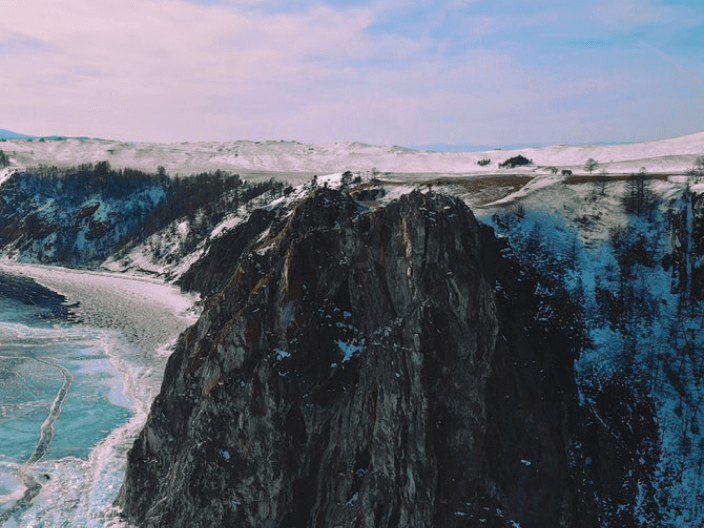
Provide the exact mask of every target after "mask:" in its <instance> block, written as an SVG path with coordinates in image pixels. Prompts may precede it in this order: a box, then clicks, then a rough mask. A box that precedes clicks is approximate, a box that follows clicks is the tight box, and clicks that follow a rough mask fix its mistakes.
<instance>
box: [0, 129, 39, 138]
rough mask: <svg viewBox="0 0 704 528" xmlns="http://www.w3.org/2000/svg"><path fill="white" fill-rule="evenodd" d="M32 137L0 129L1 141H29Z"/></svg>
mask: <svg viewBox="0 0 704 528" xmlns="http://www.w3.org/2000/svg"><path fill="white" fill-rule="evenodd" d="M31 137H33V136H27V135H25V134H18V133H17V132H11V131H10V130H5V129H3V128H0V139H29V138H31Z"/></svg>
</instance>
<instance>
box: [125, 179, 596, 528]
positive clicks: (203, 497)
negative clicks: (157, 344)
mask: <svg viewBox="0 0 704 528" xmlns="http://www.w3.org/2000/svg"><path fill="white" fill-rule="evenodd" d="M233 266H234V263H233ZM512 274H515V275H512ZM519 282H520V281H519V279H518V273H517V270H515V269H510V266H509V265H508V264H506V263H505V262H504V261H503V260H502V259H501V257H500V255H499V244H498V242H497V241H496V240H495V239H494V237H493V233H491V232H490V230H488V228H481V227H480V226H479V225H478V223H477V222H476V220H475V219H474V217H473V215H472V213H471V211H470V210H469V209H468V208H467V207H466V206H465V205H464V204H463V203H461V202H459V201H457V200H454V199H451V198H448V197H443V196H436V195H432V194H427V195H422V194H420V193H417V192H415V193H412V194H410V195H406V196H404V197H402V198H401V199H399V200H397V201H395V202H392V203H391V204H389V205H388V206H386V207H384V208H382V209H378V210H374V211H367V210H364V209H362V208H361V206H360V205H359V204H358V203H357V202H355V201H354V200H352V199H351V198H350V197H349V196H347V195H345V194H341V193H339V192H336V191H331V190H327V189H319V190H318V191H317V192H316V193H315V194H314V195H313V196H312V197H311V198H309V199H307V200H306V201H304V202H302V203H301V204H300V205H299V206H298V207H297V208H296V209H294V210H293V211H292V212H291V213H290V214H289V215H288V216H286V217H285V218H281V219H279V220H278V221H276V222H275V223H274V224H273V225H272V226H271V228H270V230H269V232H268V235H267V236H266V237H264V238H263V239H262V240H261V242H259V245H258V246H257V247H255V248H254V249H253V250H252V251H251V252H249V253H246V254H245V256H244V257H242V258H241V259H240V260H239V264H238V266H237V268H236V271H235V272H234V274H233V275H232V278H231V279H230V280H229V282H228V283H227V284H226V286H225V287H224V288H223V289H222V290H221V291H219V292H218V293H217V294H215V295H213V296H211V297H210V299H209V301H208V303H207V306H206V308H205V310H204V312H203V315H202V317H201V318H200V320H199V322H198V323H197V324H196V325H194V326H193V327H192V328H191V329H189V330H188V331H187V332H186V333H185V334H184V335H183V336H182V337H181V339H180V342H179V345H178V348H177V350H176V352H175V353H174V354H173V356H172V357H171V358H170V359H169V362H168V365H167V368H166V373H165V378H164V382H163V386H162V389H161V393H160V394H159V396H158V397H157V399H156V400H155V402H154V404H153V407H152V410H151V414H150V417H149V420H148V422H147V424H146V426H145V428H144V430H143V431H142V433H141V434H140V436H139V438H138V439H137V440H136V442H135V444H134V447H133V449H132V450H131V451H130V454H129V462H128V470H127V474H126V478H125V482H124V485H123V488H122V489H121V491H120V495H119V498H118V504H119V505H120V506H121V507H122V508H123V513H124V516H125V517H126V518H127V519H128V520H129V521H131V522H133V523H135V524H137V525H139V526H172V527H180V526H183V527H186V526H188V527H191V526H238V527H246V526H251V527H257V528H261V527H272V528H279V527H280V528H284V527H336V526H340V527H354V526H360V527H362V526H364V527H366V526H370V527H371V526H374V527H397V526H404V527H405V526H443V527H453V526H458V527H459V526H516V525H517V524H518V525H520V526H523V527H532V526H541V527H542V526H589V525H591V522H590V520H589V517H590V516H589V515H588V514H587V512H585V511H580V508H581V506H580V499H579V490H578V489H577V487H576V485H574V484H573V482H572V479H571V477H570V470H569V466H570V462H571V458H570V457H571V455H570V453H572V452H573V450H572V445H571V443H570V442H571V440H570V435H571V433H570V431H571V425H570V424H571V420H572V418H571V413H572V412H573V409H576V405H575V403H574V401H575V389H574V386H573V382H572V371H571V367H572V356H571V355H570V354H569V351H568V350H566V349H564V348H561V345H560V340H559V339H558V338H557V337H555V338H553V337H554V336H551V335H548V336H547V337H546V336H545V335H542V334H540V332H541V329H539V328H538V327H537V326H536V325H538V324H539V323H536V318H534V317H533V316H534V314H535V312H534V311H532V310H534V308H535V306H536V303H537V301H536V299H535V298H534V297H532V293H531V292H530V291H529V288H522V287H521V285H520V284H519ZM497 292H499V293H497ZM543 330H544V329H543ZM543 333H544V332H543ZM558 337H559V336H558Z"/></svg>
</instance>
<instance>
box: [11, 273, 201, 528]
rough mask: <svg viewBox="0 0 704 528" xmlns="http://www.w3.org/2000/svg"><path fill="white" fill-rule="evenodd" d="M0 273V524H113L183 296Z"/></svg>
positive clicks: (182, 322) (91, 280) (79, 279)
mask: <svg viewBox="0 0 704 528" xmlns="http://www.w3.org/2000/svg"><path fill="white" fill-rule="evenodd" d="M0 274H2V276H3V277H5V278H8V277H9V278H10V279H12V278H14V279H16V280H10V290H11V291H5V292H3V291H2V289H0V524H2V523H3V522H4V523H5V524H4V526H41V525H44V526H119V525H120V521H119V519H118V518H117V515H116V512H115V511H113V510H112V508H111V506H110V504H111V502H112V500H113V499H114V497H115V495H116V494H117V491H118V489H119V486H120V484H121V480H122V476H123V473H124V463H125V456H126V453H127V450H128V449H129V448H130V447H131V444H132V441H133V440H134V438H135V435H136V434H137V433H138V431H139V430H140V429H141V427H142V425H143V423H144V420H145V419H146V415H147V413H148V410H149V406H150V404H151V401H152V399H153V398H154V396H155V395H156V393H157V391H158V389H159V385H160V382H161V377H162V375H163V367H164V363H165V360H166V357H167V356H168V353H169V351H170V347H171V345H172V344H173V342H174V341H175V339H176V337H177V336H178V334H179V333H180V332H181V331H182V330H183V329H185V328H186V327H187V326H188V325H189V324H191V323H193V322H194V321H195V318H196V316H195V313H194V311H193V310H192V308H193V305H194V303H193V301H194V299H193V298H191V297H189V296H185V295H182V294H181V293H180V292H179V291H178V290H177V289H176V288H174V287H172V286H169V285H165V284H164V283H163V282H161V281H159V280H157V279H152V278H147V277H126V276H123V275H115V274H110V273H100V272H88V271H76V270H68V269H62V268H55V267H44V266H29V265H11V266H10V265H0ZM26 279H32V280H34V281H36V283H38V284H40V285H42V286H44V287H46V288H48V289H49V290H52V291H53V292H57V293H58V294H60V295H62V296H63V297H65V300H66V303H63V304H61V303H59V302H58V301H57V298H59V297H58V296H55V297H52V296H51V295H50V292H49V293H47V292H46V291H41V289H37V288H36V285H34V286H30V284H31V283H30V281H27V280H26ZM7 282H8V281H7V280H6V281H5V283H6V284H7ZM27 288H29V289H30V290H31V291H30V292H27V291H25V290H26V289H27ZM59 299H60V298H59ZM67 307H68V308H67Z"/></svg>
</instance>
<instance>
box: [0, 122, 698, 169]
mask: <svg viewBox="0 0 704 528" xmlns="http://www.w3.org/2000/svg"><path fill="white" fill-rule="evenodd" d="M0 148H2V150H4V151H5V152H6V153H7V154H8V155H9V156H10V159H11V162H12V165H13V166H17V167H26V166H31V165H38V164H43V165H76V164H80V163H96V162H98V161H102V160H107V161H109V162H110V163H111V165H112V166H113V167H116V168H122V167H131V168H136V169H141V170H150V171H153V170H156V168H157V167H158V166H163V167H165V168H166V170H167V171H168V172H169V173H171V174H176V173H179V174H182V175H186V174H190V173H194V172H202V171H209V170H216V169H221V170H230V171H241V172H244V173H247V172H257V171H271V172H280V173H306V176H307V177H310V176H311V175H312V173H317V174H320V173H333V172H341V171H345V170H352V171H369V170H371V169H373V168H375V169H377V170H378V171H381V172H395V173H448V174H473V173H476V174H483V173H493V172H496V170H497V166H498V163H499V162H502V161H505V160H506V159H508V158H510V157H512V156H515V155H517V154H522V155H524V156H526V157H527V158H529V159H531V160H532V161H533V164H532V165H531V166H529V167H527V168H525V169H521V170H522V171H526V170H527V171H533V170H536V169H538V168H539V167H549V166H560V167H562V168H570V169H571V170H576V171H581V170H582V167H583V166H584V163H585V162H586V160H587V159H589V158H594V159H595V160H597V161H599V163H600V164H601V167H600V169H601V168H604V169H606V170H610V171H616V170H617V171H620V172H629V171H637V170H638V169H639V168H640V166H643V163H641V162H640V161H639V160H649V162H648V164H649V165H651V166H653V167H656V166H657V169H658V170H668V171H680V172H681V171H686V170H687V169H689V168H691V166H692V164H693V162H694V160H695V159H696V157H697V156H701V155H704V132H699V133H696V134H691V135H687V136H682V137H678V138H672V139H665V140H661V141H650V142H645V143H633V144H624V145H594V146H569V145H556V146H550V147H544V148H522V149H516V150H489V151H484V152H429V151H417V150H412V149H409V148H405V147H399V146H375V145H367V144H364V143H358V142H344V143H333V144H324V145H315V144H309V143H299V142H297V141H245V140H241V141H225V142H199V143H129V142H121V141H114V140H100V139H62V140H43V139H31V140H9V141H4V142H3V144H2V145H0ZM485 159H489V160H491V162H490V163H489V164H487V165H485V166H479V165H477V162H478V161H480V160H485ZM300 181H303V180H300Z"/></svg>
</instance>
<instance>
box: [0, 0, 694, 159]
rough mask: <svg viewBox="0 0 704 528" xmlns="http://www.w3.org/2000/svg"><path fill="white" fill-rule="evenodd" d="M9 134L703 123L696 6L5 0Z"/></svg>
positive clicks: (677, 131)
mask: <svg viewBox="0 0 704 528" xmlns="http://www.w3.org/2000/svg"><path fill="white" fill-rule="evenodd" d="M0 13H1V14H0V116H1V117H0V128H5V129H9V130H13V131H16V132H21V133H26V134H34V135H50V134H59V135H68V136H79V135H81V136H90V137H103V138H110V139H122V140H133V141H197V140H229V139H257V140H263V139H275V140H278V139H295V140H299V141H306V142H318V143H323V142H332V141H347V140H357V141H364V142H368V143H384V144H404V145H408V144H422V143H474V144H482V145H487V144H508V143H536V144H554V143H568V142H570V143H579V142H592V141H640V140H647V139H658V138H664V137H672V136H676V135H682V134H687V133H692V132H697V131H700V130H704V120H703V118H702V116H704V98H703V97H702V93H704V68H702V66H704V64H703V63H702V59H703V58H704V53H703V52H704V39H703V38H702V37H701V35H702V34H704V28H703V27H702V26H703V24H704V8H703V7H702V6H701V5H700V3H699V2H693V1H682V2H672V1H668V2H665V1H659V0H609V1H606V0H586V1H585V2H582V3H580V5H579V7H577V6H572V5H570V6H569V8H568V6H566V5H565V4H564V3H558V2H552V1H550V0H535V1H533V2H528V1H526V0H515V1H502V0H494V1H492V2H488V1H479V0H469V1H464V2H459V1H457V0H445V1H435V2H431V1H429V0H428V1H426V0H419V1H416V2H411V1H406V0H389V1H374V0H369V1H366V0H356V1H349V2H341V1H339V0H329V1H327V2H323V1H321V2H286V1H280V0H270V1H262V2H259V1H254V0H243V1H236V0H208V1H205V0H200V1H185V0H140V1H139V2H132V1H125V0H119V1H118V0H90V1H88V0H54V1H48V0H0Z"/></svg>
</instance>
